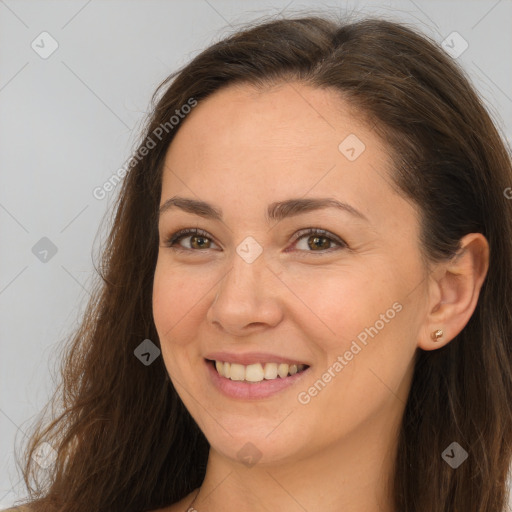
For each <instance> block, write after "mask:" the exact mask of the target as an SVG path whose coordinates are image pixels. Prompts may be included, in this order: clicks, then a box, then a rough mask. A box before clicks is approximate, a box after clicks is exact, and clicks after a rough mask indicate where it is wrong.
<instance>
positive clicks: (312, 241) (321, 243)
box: [308, 235, 331, 250]
mask: <svg viewBox="0 0 512 512" xmlns="http://www.w3.org/2000/svg"><path fill="white" fill-rule="evenodd" d="M330 243H331V241H330V240H329V239H328V238H327V237H326V236H317V235H312V236H310V237H308V247H309V248H310V249H313V250H314V249H329V245H330Z"/></svg>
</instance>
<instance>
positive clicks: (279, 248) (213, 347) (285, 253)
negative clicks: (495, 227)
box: [153, 83, 426, 463]
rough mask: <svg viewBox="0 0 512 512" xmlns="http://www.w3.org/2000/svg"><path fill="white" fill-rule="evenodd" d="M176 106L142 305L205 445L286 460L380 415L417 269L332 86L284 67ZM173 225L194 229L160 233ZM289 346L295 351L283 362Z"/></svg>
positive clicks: (408, 209) (366, 131)
mask: <svg viewBox="0 0 512 512" xmlns="http://www.w3.org/2000/svg"><path fill="white" fill-rule="evenodd" d="M181 122H182V123H183V124H182V126H180V127H179V131H178V133H177V134H176V137H175V139H174V141H173V142H172V144H171V146H170V147H169V150H168V153H167V155H166V160H165V168H164V172H163V183H162V196H161V206H163V205H164V204H165V205H166V206H165V208H163V209H162V212H161V216H160V220H159V234H160V247H159V253H158V262H157V266H156V271H155V277H154V290H153V311H154V320H155V324H156V327H157V330H158V335H159V338H160V342H161V348H162V357H163V359H164V362H165V365H166V368H167V370H168V372H169V375H170V378H171V380H172V382H173V384H174V385H175V387H176V389H177V391H178V393H179V395H180V397H181V399H182V400H183V402H184V403H185V405H186V407H187V409H188V410H189V411H190V413H191V414H192V416H193V417H194V419H195V420H196V422H197V423H198V425H199V426H200V428H201V429H202V431H203V432H204V434H205V435H206V437H207V439H208V441H209V442H210V444H211V447H212V449H214V450H216V452H217V453H219V454H221V455H223V456H225V457H228V458H231V459H236V460H240V461H243V460H246V459H244V457H247V456H248V457H249V458H251V457H252V460H254V461H257V460H259V462H260V463H275V462H277V461H294V460H298V459H303V458H304V457H307V456H308V455H311V454H314V453H320V452H321V451H323V450H331V449H334V448H335V447H340V446H341V445H343V443H351V442H352V441H353V440H354V439H356V436H359V439H363V438H365V439H368V440H371V439H372V437H371V433H372V432H373V433H374V434H375V435H377V434H378V432H379V431H380V432H382V431H383V429H384V431H385V429H386V428H388V429H390V428H391V429H394V428H396V427H397V425H398V424H399V422H400V420H401V415H402V412H403V407H404V402H405V400H406V398H407V394H408V390H409V386H410V380H411V376H412V370H413V356H414V353H415V351H416V347H417V341H418V336H419V333H420V331H421V327H422V325H421V321H422V319H423V318H424V316H425V313H426V301H425V293H424V292H425V285H426V284H425V283H426V280H425V276H426V274H425V270H424V267H423V266H422V263H421V262H422V260H421V257H420V251H419V242H418V237H419V223H418V216H417V213H416V211H415V209H414V208H413V206H412V205H411V204H410V203H409V202H407V201H405V200H404V199H403V198H402V197H400V196H399V195H397V194H396V193H395V192H394V191H393V189H392V187H391V186H390V183H391V180H390V177H389V176H390V174H389V173H390V169H391V162H390V159H389V157H388V155H387V154H386V149H387V148H386V147H385V145H384V143H383V142H382V141H381V140H380V139H379V138H378V137H377V135H376V134H375V133H374V132H373V131H372V130H371V129H370V128H368V127H367V126H365V125H364V124H362V123H361V121H360V120H359V119H358V118H357V117H355V116H354V115H353V114H352V113H351V112H350V111H349V105H348V104H347V103H345V102H344V101H342V100H341V99H340V98H339V97H338V96H337V95H336V94H335V93H334V92H332V91H329V90H320V89H315V88H311V87H308V86H305V85H301V84H297V83H294V84H283V85H280V86H279V87H275V88H273V89H271V90H266V91H265V92H262V91H258V90H256V89H254V88H252V87H250V86H237V87H230V88H226V89H224V90H221V91H219V92H217V93H215V94H214V95H212V96H210V97H209V98H208V99H206V100H205V101H204V102H202V103H200V104H199V105H198V106H197V107H195V109H194V110H193V111H192V112H191V113H190V114H189V115H188V117H187V118H186V119H185V120H184V121H181ZM178 197H179V198H183V199H185V200H188V202H187V201H182V200H181V199H180V200H178V199H177V198H178ZM171 198H174V200H175V201H174V202H173V203H169V202H168V203H166V202H167V201H168V200H170V199H171ZM327 200H329V201H331V203H328V202H327ZM196 201H201V202H205V203H207V204H208V205H209V206H208V207H206V206H205V205H200V204H197V203H195V202H196ZM317 201H318V203H319V204H316V202H317ZM320 201H325V204H324V205H322V204H321V203H320ZM334 201H337V202H339V203H340V204H342V205H343V204H344V205H346V206H345V207H343V206H342V207H337V206H334ZM280 203H282V205H279V204H280ZM186 228H190V229H196V228H197V229H199V230H201V232H200V234H197V233H192V234H185V235H183V236H181V237H180V238H178V239H177V240H175V241H174V242H173V243H172V245H171V244H167V245H166V240H167V239H169V238H170V237H171V235H173V234H174V233H176V232H178V231H179V230H183V229H186ZM307 229H312V230H324V232H320V233H318V232H313V233H308V232H307V231H305V230H307ZM297 235H298V236H297ZM208 360H219V363H225V362H228V363H234V365H233V366H232V365H231V364H230V365H226V364H222V365H221V364H219V365H218V366H219V367H220V366H222V369H221V371H224V368H225V369H226V371H227V367H228V366H229V371H230V372H231V377H232V378H233V379H242V380H232V378H229V379H228V378H227V377H225V376H221V375H219V374H218V372H217V370H216V369H215V368H214V363H210V362H209V361H208ZM240 363H245V364H242V365H241V364H240ZM271 363H275V364H271ZM278 363H283V364H282V365H281V366H280V365H279V364H278ZM284 363H290V366H289V367H287V366H284ZM293 363H295V364H297V365H299V364H303V365H307V368H306V370H305V371H302V372H298V373H296V374H295V375H293V376H288V377H285V376H284V374H285V373H286V372H287V371H290V373H293V372H294V370H295V369H296V368H295V367H294V366H293ZM259 364H261V367H260V366H259ZM300 368H301V367H297V369H300ZM276 370H277V371H278V372H279V371H281V372H282V374H283V377H281V376H279V375H278V376H277V377H276V378H275V379H272V378H271V377H274V376H275V373H276ZM262 372H263V381H260V382H258V381H259V380H260V379H261V378H262ZM265 376H266V377H269V378H268V379H267V378H265ZM249 381H250V382H249ZM253 381H254V382H253ZM369 442H371V441H369Z"/></svg>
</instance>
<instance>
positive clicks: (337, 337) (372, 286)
mask: <svg viewBox="0 0 512 512" xmlns="http://www.w3.org/2000/svg"><path fill="white" fill-rule="evenodd" d="M313 270H315V271H311V269H308V270H307V271H306V270H305V271H304V272H302V275H301V273H299V272H296V273H295V275H291V274H289V275H286V274H282V276H283V280H284V281H285V282H286V283H287V284H288V283H290V289H291V290H293V292H294V294H295V296H296V299H294V300H293V301H294V302H295V303H296V304H297V306H296V307H297V310H298V309H300V311H301V312H302V313H301V315H300V323H301V326H303V328H304V329H307V330H308V333H309V334H310V335H312V336H314V338H316V339H322V343H323V345H324V349H325V350H326V351H327V352H331V351H337V352H339V350H341V349H343V348H344V347H345V346H346V345H347V344H348V345H349V344H350V342H351V340H353V339H354V338H355V337H356V336H357V335H358V334H359V333H360V332H364V329H365V328H367V327H369V326H371V325H373V324H374V323H375V322H376V321H378V320H379V318H380V316H379V315H380V314H381V313H385V312H386V311H387V310H388V309H390V308H392V305H393V302H394V300H392V297H393V292H390V290H392V288H391V283H386V282H379V280H378V278H377V276H376V275H375V274H373V273H372V272H371V270H369V269H367V268H366V269H364V270H361V271H358V270H357V269H354V268H353V267H352V268H350V269H349V268H347V269H343V268H339V267H338V268H334V269H332V270H330V269H329V270H326V269H313ZM316 270H318V271H316ZM287 295H289V292H288V293H287ZM395 295H396V294H395ZM392 313H394V311H391V314H392Z"/></svg>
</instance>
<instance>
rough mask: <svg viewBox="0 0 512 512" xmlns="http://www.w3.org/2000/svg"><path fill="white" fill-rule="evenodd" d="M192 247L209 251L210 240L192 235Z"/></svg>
mask: <svg viewBox="0 0 512 512" xmlns="http://www.w3.org/2000/svg"><path fill="white" fill-rule="evenodd" d="M188 238H190V246H191V247H192V248H193V249H209V248H210V239H209V238H207V237H206V236H203V235H192V236H190V237H188Z"/></svg>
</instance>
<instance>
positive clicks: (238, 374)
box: [215, 361, 306, 382]
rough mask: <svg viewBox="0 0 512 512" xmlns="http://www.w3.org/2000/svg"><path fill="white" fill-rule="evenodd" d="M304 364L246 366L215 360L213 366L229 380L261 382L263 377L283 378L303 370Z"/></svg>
mask: <svg viewBox="0 0 512 512" xmlns="http://www.w3.org/2000/svg"><path fill="white" fill-rule="evenodd" d="M305 367H306V365H305V364H299V365H297V364H286V363H265V364H264V365H263V364H262V363H256V364H248V365H247V366H245V365H243V364H238V363H227V362H222V361H215V368H217V371H218V372H219V374H220V375H222V376H223V377H226V378H228V379H231V380H246V381H248V382H261V381H262V380H263V379H266V380H271V379H277V376H279V377H281V378H283V379H284V378H285V377H287V376H288V374H290V375H295V374H296V373H297V372H300V371H302V370H304V368H305Z"/></svg>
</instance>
